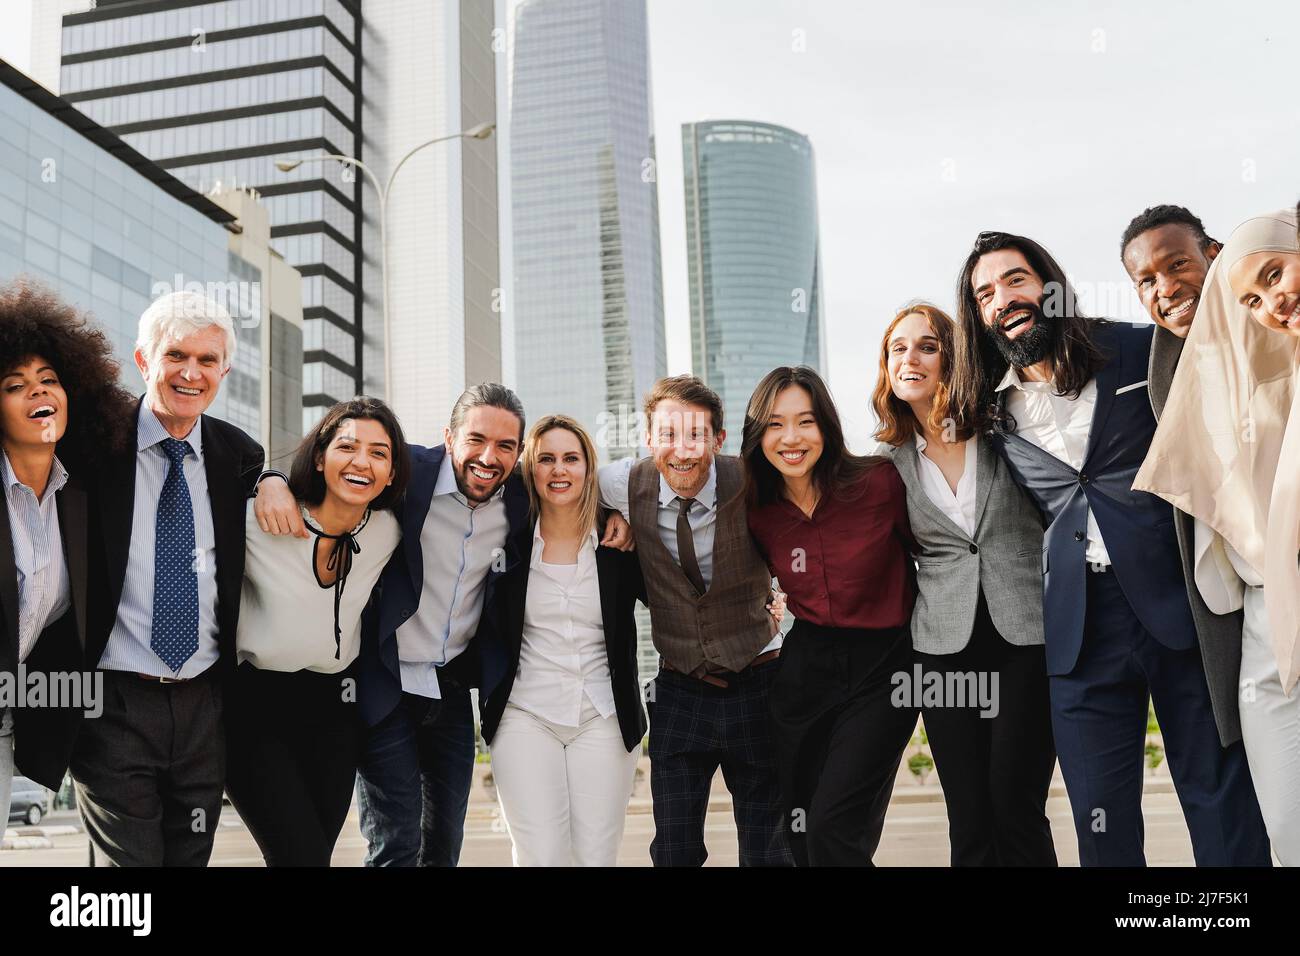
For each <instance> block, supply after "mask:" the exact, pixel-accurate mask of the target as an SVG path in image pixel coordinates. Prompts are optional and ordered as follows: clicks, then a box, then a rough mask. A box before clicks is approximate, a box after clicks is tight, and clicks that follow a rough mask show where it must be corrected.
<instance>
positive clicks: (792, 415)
mask: <svg viewBox="0 0 1300 956" xmlns="http://www.w3.org/2000/svg"><path fill="white" fill-rule="evenodd" d="M821 454H822V432H821V429H820V428H818V427H817V416H816V415H814V414H813V399H812V396H811V395H810V394H808V390H807V389H806V388H804V387H803V386H802V385H787V386H786V387H785V388H783V389H781V391H780V392H778V393H777V395H776V400H775V401H774V402H773V403H772V413H771V415H769V416H768V420H767V427H766V428H765V429H764V431H763V456H764V457H765V458H767V460H768V461H769V462H771V464H772V467H773V468H775V469H776V470H777V472H778V473H779V474H780V475H781V476H782V477H783V478H785V479H786V480H793V479H800V478H806V477H807V476H809V475H811V474H812V470H813V467H814V466H815V465H816V464H817V459H819V458H820V457H821Z"/></svg>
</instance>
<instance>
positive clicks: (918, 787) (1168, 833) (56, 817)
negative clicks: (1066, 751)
mask: <svg viewBox="0 0 1300 956" xmlns="http://www.w3.org/2000/svg"><path fill="white" fill-rule="evenodd" d="M642 769H643V770H648V768H647V767H646V766H645V765H644V761H643V766H642ZM1163 770H1164V768H1163V767H1162V768H1160V770H1158V771H1156V772H1155V773H1154V774H1152V773H1149V774H1148V775H1147V777H1146V779H1145V787H1144V792H1143V799H1142V808H1143V814H1144V816H1145V821H1146V849H1147V860H1148V862H1149V863H1150V864H1151V865H1153V866H1192V865H1193V859H1192V848H1191V842H1190V840H1189V839H1188V836H1187V827H1186V825H1185V824H1184V822H1183V815H1182V810H1181V808H1180V807H1179V804H1178V799H1177V797H1176V796H1175V794H1174V791H1173V784H1172V782H1171V781H1170V779H1169V776H1168V773H1167V772H1163ZM486 771H487V765H479V766H478V768H477V770H476V780H475V784H474V789H473V791H472V794H471V798H470V808H469V812H468V814H467V817H466V821H465V845H464V849H463V851H462V854H461V865H462V866H509V865H510V864H511V854H510V836H509V834H508V832H507V831H506V826H505V821H504V819H503V818H502V816H501V812H500V809H499V807H498V805H497V803H496V799H495V796H494V794H493V792H492V790H491V788H490V786H488V785H487V783H486V782H485V781H484V779H483V778H484V776H485V775H486ZM931 779H933V778H931ZM648 790H649V783H648V776H647V775H645V774H639V775H638V780H637V785H636V788H635V790H634V793H633V797H632V799H631V801H630V802H629V804H628V813H627V825H626V828H625V830H624V833H623V845H622V847H621V848H620V850H619V858H618V864H619V866H649V865H650V853H649V847H650V840H651V838H652V837H653V836H654V819H653V817H652V816H651V812H650V810H651V806H650V798H649V793H648ZM1047 815H1048V818H1049V820H1050V821H1051V825H1052V835H1053V837H1054V839H1055V842H1056V853H1057V857H1058V859H1059V861H1060V864H1061V865H1062V866H1078V863H1079V854H1078V848H1077V845H1076V843H1075V838H1074V827H1073V823H1072V822H1071V818H1070V804H1069V801H1068V800H1067V799H1066V795H1065V787H1064V785H1063V784H1062V782H1061V779H1060V775H1059V772H1058V774H1057V777H1056V778H1055V779H1054V780H1053V783H1052V787H1051V790H1050V792H1049V797H1048V802H1047ZM218 827H219V828H218V831H217V834H216V837H215V839H214V843H213V853H212V865H213V866H261V865H262V857H261V854H260V853H259V852H258V850H257V845H256V844H255V843H254V842H253V839H252V836H251V835H250V834H249V832H248V830H247V828H246V827H245V826H244V824H243V822H242V821H241V820H240V819H239V815H238V814H237V813H236V812H235V811H234V809H233V808H231V807H230V806H226V807H225V809H224V810H223V811H222V814H221V820H220V822H219V824H218ZM705 842H706V845H707V847H708V850H709V858H708V862H707V864H706V865H708V866H735V865H737V863H738V859H737V850H736V827H735V824H734V822H733V820H732V816H731V798H730V796H729V795H728V794H727V791H726V788H725V786H724V785H723V783H722V775H721V774H718V775H717V776H716V777H715V779H714V784H713V793H712V796H711V798H710V801H709V810H708V815H707V817H706V821H705ZM365 851H366V844H365V840H364V838H363V837H362V836H361V830H360V827H359V824H358V820H357V811H356V806H355V804H354V805H353V808H352V811H351V812H350V813H349V814H348V819H347V822H346V823H345V824H344V827H343V832H342V834H341V835H340V837H339V841H338V844H337V846H336V847H335V849H334V858H333V865H334V866H361V865H362V862H363V860H364V858H365ZM86 860H87V845H86V835H85V833H84V832H83V831H82V829H81V825H80V820H79V819H78V817H77V814H76V813H75V812H74V811H67V810H62V811H55V812H54V813H51V814H49V815H48V816H47V817H46V818H45V819H44V820H43V821H42V823H41V825H39V826H36V827H28V826H14V827H11V828H10V829H9V830H7V831H6V832H5V839H4V844H3V849H2V850H0V867H21V866H83V865H85V863H86ZM875 862H876V864H877V865H879V866H947V865H948V818H947V815H946V813H945V810H944V803H943V790H942V789H941V788H940V787H939V785H938V784H937V783H934V782H926V783H923V784H920V783H916V782H915V780H914V778H911V776H910V774H909V773H908V772H907V771H906V769H903V770H902V771H901V773H900V777H899V781H898V782H897V783H896V784H895V787H894V796H893V799H892V800H891V801H890V805H889V813H888V815H887V817H886V819H885V830H884V834H883V836H882V838H881V842H880V848H879V849H878V850H877V852H876V857H875Z"/></svg>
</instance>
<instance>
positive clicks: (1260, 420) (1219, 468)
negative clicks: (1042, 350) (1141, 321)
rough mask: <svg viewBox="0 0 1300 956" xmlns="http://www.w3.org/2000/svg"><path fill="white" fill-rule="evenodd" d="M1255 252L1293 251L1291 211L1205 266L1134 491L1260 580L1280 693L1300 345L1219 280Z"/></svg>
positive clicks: (1299, 574)
mask: <svg viewBox="0 0 1300 956" xmlns="http://www.w3.org/2000/svg"><path fill="white" fill-rule="evenodd" d="M1263 251H1278V252H1300V247H1298V246H1297V242H1296V217H1295V213H1294V212H1292V211H1286V212H1280V213H1274V214H1272V215H1267V216H1260V217H1258V218H1255V219H1248V220H1246V222H1244V223H1242V224H1241V225H1240V226H1238V227H1237V229H1236V231H1235V232H1233V234H1232V236H1231V237H1230V238H1229V239H1228V242H1227V244H1226V245H1225V246H1224V247H1223V251H1222V252H1220V253H1219V255H1218V257H1217V258H1216V259H1215V260H1214V262H1213V263H1212V264H1211V266H1210V271H1209V273H1208V274H1207V275H1206V278H1205V288H1204V289H1202V290H1201V300H1200V303H1199V305H1197V307H1196V318H1195V319H1194V320H1193V322H1192V329H1191V331H1190V332H1189V333H1188V335H1187V342H1186V345H1185V346H1184V347H1183V352H1182V357H1181V358H1180V359H1179V362H1178V370H1177V371H1176V372H1175V373H1174V380H1173V384H1172V386H1171V387H1170V391H1169V400H1168V403H1167V404H1166V405H1165V410H1164V414H1163V415H1161V417H1160V425H1159V427H1158V428H1157V429H1156V434H1155V438H1154V439H1153V440H1152V442H1151V450H1150V451H1149V452H1148V453H1147V457H1146V461H1145V462H1143V464H1142V469H1141V470H1140V471H1139V472H1138V473H1137V478H1136V480H1135V481H1134V482H1133V487H1134V489H1136V490H1138V491H1149V492H1152V493H1153V494H1156V495H1159V496H1160V497H1161V498H1164V499H1165V500H1166V501H1168V502H1170V503H1171V504H1172V505H1174V507H1176V508H1178V509H1180V510H1182V511H1185V512H1187V513H1188V514H1190V515H1193V516H1194V517H1196V518H1198V519H1200V520H1201V521H1203V522H1204V523H1205V524H1207V525H1209V526H1210V527H1211V528H1213V529H1214V530H1215V531H1217V532H1218V533H1219V534H1221V535H1223V537H1224V539H1225V540H1226V541H1227V542H1228V544H1230V545H1232V547H1233V548H1235V549H1236V551H1237V553H1238V554H1240V555H1241V556H1242V557H1243V558H1244V559H1245V560H1246V562H1247V563H1248V564H1250V565H1251V567H1253V568H1254V569H1255V570H1256V571H1258V572H1259V573H1260V574H1262V575H1263V577H1264V604H1265V607H1266V609H1267V611H1268V627H1269V634H1270V637H1271V639H1272V643H1273V650H1274V651H1275V652H1276V654H1277V662H1278V669H1279V671H1280V673H1281V677H1282V687H1283V689H1284V690H1285V691H1286V693H1288V694H1289V693H1290V692H1291V689H1292V688H1293V687H1295V685H1296V683H1297V681H1300V568H1298V567H1297V561H1296V553H1297V550H1298V549H1300V381H1298V380H1300V340H1297V339H1296V338H1295V337H1294V336H1291V335H1287V334H1285V333H1281V332H1274V331H1272V330H1269V329H1265V328H1264V327H1263V326H1261V325H1260V324H1259V323H1257V322H1256V321H1255V320H1254V319H1252V318H1251V317H1250V312H1249V310H1248V309H1247V308H1246V307H1245V306H1243V305H1241V304H1240V303H1238V302H1237V300H1236V297H1235V296H1234V295H1233V294H1232V289H1231V288H1230V287H1229V285H1228V270H1229V269H1230V268H1232V266H1233V265H1234V264H1236V263H1237V262H1238V261H1240V260H1241V259H1242V258H1243V257H1245V256H1247V255H1250V254H1251V253H1254V252H1263ZM1192 586H1193V587H1194V586H1195V585H1192Z"/></svg>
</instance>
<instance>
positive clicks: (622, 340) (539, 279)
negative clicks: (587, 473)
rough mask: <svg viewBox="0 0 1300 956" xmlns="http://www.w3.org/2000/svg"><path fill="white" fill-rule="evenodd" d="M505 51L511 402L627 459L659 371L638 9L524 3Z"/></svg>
mask: <svg viewBox="0 0 1300 956" xmlns="http://www.w3.org/2000/svg"><path fill="white" fill-rule="evenodd" d="M512 47H513V49H512V59H511V73H512V77H511V99H510V157H511V158H510V164H511V168H510V174H511V185H510V191H511V205H512V244H513V250H512V252H513V271H514V284H513V290H514V292H513V302H512V308H513V318H514V326H515V356H516V359H515V375H516V384H517V387H518V392H519V397H520V398H521V399H522V400H523V403H524V408H525V409H526V410H527V411H528V414H529V416H530V417H531V418H532V419H534V420H536V419H537V418H539V417H540V416H542V415H545V414H551V413H564V414H568V415H572V416H573V417H575V418H577V419H578V421H580V422H582V424H583V425H585V426H586V427H587V428H588V429H589V430H590V431H591V433H592V437H593V439H595V441H596V444H597V448H598V449H599V451H600V453H601V455H602V457H604V458H606V459H607V460H608V459H609V458H611V457H621V456H625V455H630V454H635V452H636V449H637V446H638V444H639V443H640V442H639V437H640V430H641V428H640V426H641V416H640V404H641V397H642V396H643V395H644V393H645V392H646V391H647V390H648V389H649V387H650V385H651V384H652V383H653V382H654V380H655V379H656V378H658V377H660V376H662V375H663V374H665V369H666V366H667V361H666V357H665V356H666V352H665V346H664V319H663V299H662V286H661V279H660V269H659V216H658V200H657V188H658V187H657V176H656V169H655V158H654V141H653V138H652V130H653V124H652V120H651V102H650V63H649V44H648V38H647V32H646V7H645V3H644V2H643V0H525V2H523V3H522V4H520V5H519V7H518V8H517V9H516V12H515V21H514V28H513V33H512Z"/></svg>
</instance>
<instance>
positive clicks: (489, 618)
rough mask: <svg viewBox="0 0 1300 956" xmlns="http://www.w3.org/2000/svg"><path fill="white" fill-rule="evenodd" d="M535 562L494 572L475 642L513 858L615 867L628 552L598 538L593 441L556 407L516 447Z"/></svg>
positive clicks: (635, 746) (640, 713)
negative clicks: (498, 653) (494, 681)
mask: <svg viewBox="0 0 1300 956" xmlns="http://www.w3.org/2000/svg"><path fill="white" fill-rule="evenodd" d="M522 462H523V465H522V470H523V477H524V483H525V485H526V486H527V488H528V495H529V498H530V501H531V504H532V514H533V521H534V524H533V533H532V542H533V547H532V558H531V560H529V561H527V562H520V563H519V564H518V565H517V566H516V567H515V568H514V569H512V570H511V571H509V572H507V574H506V575H505V576H503V577H502V578H501V580H500V581H499V582H498V584H497V587H496V591H495V593H494V595H493V600H492V602H491V604H490V605H489V606H488V607H487V608H485V609H484V622H483V626H482V627H481V628H480V631H479V637H478V639H479V640H480V641H495V642H498V643H499V645H500V648H499V649H501V650H504V652H505V653H504V657H505V659H506V660H507V661H508V668H507V672H506V675H505V677H504V678H503V679H502V681H501V682H500V683H499V684H498V685H497V686H496V688H495V689H494V690H493V691H492V693H491V694H490V695H489V696H488V697H487V698H486V699H485V700H484V701H483V703H482V708H481V713H482V731H483V739H484V740H485V741H487V742H488V743H489V744H490V745H491V750H492V772H493V776H494V777H495V780H496V786H497V792H498V794H499V795H500V799H501V808H502V810H503V812H504V814H505V819H506V824H507V826H508V827H509V830H510V839H511V842H512V843H513V845H514V862H515V865H516V866H613V865H614V864H615V862H616V861H617V859H618V848H619V845H620V844H621V843H622V840H623V820H624V815H625V814H626V812H627V802H628V798H629V797H630V796H631V794H632V781H633V776H634V774H635V772H636V761H637V757H638V755H639V754H640V749H641V738H642V737H643V736H644V735H645V730H646V717H645V711H644V709H643V708H642V706H641V695H640V687H639V684H638V681H637V669H636V621H635V619H634V617H633V611H634V610H635V607H636V602H637V600H638V598H641V599H644V598H643V597H642V595H643V593H644V584H643V583H642V578H641V568H640V564H639V563H638V561H637V556H636V554H635V553H633V552H624V551H618V550H615V549H613V548H606V547H601V546H600V545H599V541H600V538H601V531H602V529H601V528H599V527H598V526H597V524H598V522H597V503H598V500H599V492H598V489H597V484H596V455H595V452H594V450H593V448H592V443H591V439H590V437H588V435H587V433H586V432H585V431H584V430H583V428H582V426H581V425H579V424H578V423H577V422H576V421H574V420H573V419H572V418H568V417H566V416H563V415H551V416H548V417H546V418H543V419H542V420H541V421H539V422H537V423H536V424H535V425H533V428H532V431H530V432H529V434H528V439H527V441H526V442H525V444H524V453H523V459H522Z"/></svg>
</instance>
